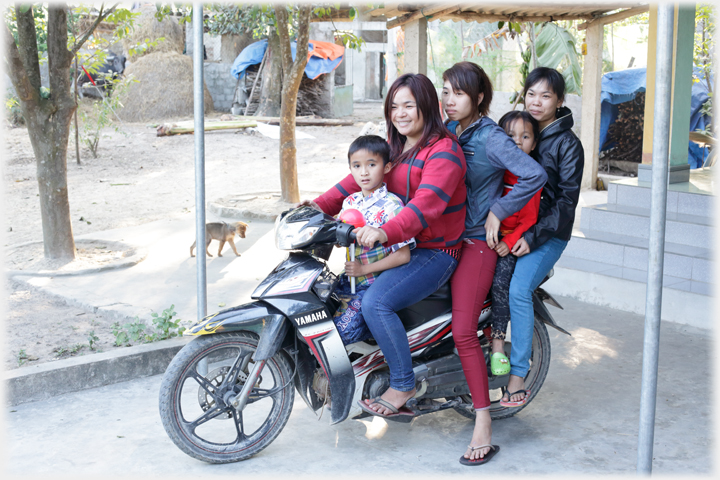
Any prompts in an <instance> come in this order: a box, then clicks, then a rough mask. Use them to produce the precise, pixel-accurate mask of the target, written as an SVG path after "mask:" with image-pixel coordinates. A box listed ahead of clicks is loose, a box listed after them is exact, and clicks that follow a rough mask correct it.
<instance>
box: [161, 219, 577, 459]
mask: <svg viewBox="0 0 720 480" xmlns="http://www.w3.org/2000/svg"><path fill="white" fill-rule="evenodd" d="M353 228H354V227H353V226H352V225H349V224H345V223H342V222H339V221H338V220H336V219H335V218H333V217H331V216H329V215H326V214H324V213H322V212H319V211H318V210H315V209H312V208H310V207H300V208H297V209H295V210H289V211H287V212H284V213H283V214H282V215H280V216H278V218H277V220H276V226H275V243H276V246H277V248H279V249H281V250H289V251H290V252H289V253H288V256H287V258H286V259H285V260H284V261H282V262H281V263H280V264H279V265H277V266H276V267H275V269H273V271H272V272H270V274H269V275H268V276H267V278H265V279H264V280H263V281H262V282H261V283H260V285H258V287H257V288H256V289H255V291H254V292H253V294H252V295H251V297H252V299H253V300H254V301H253V302H251V303H247V304H244V305H239V306H235V307H231V308H227V309H224V310H221V311H219V312H217V313H214V314H212V315H209V316H207V317H205V318H204V319H202V320H201V321H199V322H198V323H196V324H194V325H193V326H192V327H190V328H188V329H187V330H186V332H185V335H192V336H195V337H196V338H194V339H193V340H192V341H190V342H189V343H188V344H186V345H185V346H184V347H183V348H182V349H181V350H180V351H179V352H178V353H177V354H176V356H175V357H174V358H173V360H172V362H171V363H170V365H169V366H168V368H167V370H166V372H165V374H164V376H163V379H162V383H161V386H160V416H161V418H162V423H163V427H164V428H165V431H166V432H167V434H168V436H169V437H170V438H171V439H172V441H173V442H174V443H175V445H177V447H178V448H180V450H182V451H183V452H185V453H186V454H188V455H190V456H191V457H194V458H196V459H199V460H202V461H205V462H209V463H228V462H236V461H240V460H244V459H247V458H249V457H252V456H253V455H255V454H257V453H258V452H260V451H261V450H262V449H264V448H265V447H267V446H268V445H269V444H270V443H271V442H272V441H273V440H274V439H275V438H276V437H277V436H278V435H279V434H280V432H281V431H282V429H283V428H284V427H285V425H286V423H287V421H288V418H289V417H290V412H291V410H292V407H293V401H294V397H295V395H294V391H293V390H294V389H295V390H297V393H298V394H299V396H300V398H302V399H303V401H304V402H305V403H306V404H307V405H308V406H309V407H310V408H311V409H312V410H313V411H314V412H316V414H317V412H318V411H319V410H321V411H322V410H323V409H324V408H327V409H329V413H330V423H331V424H336V423H339V422H342V421H343V420H346V419H348V418H352V419H360V418H364V417H367V416H369V414H368V413H366V412H363V411H362V409H360V407H359V406H358V400H363V399H367V398H375V397H377V396H379V395H380V394H382V393H383V392H384V391H385V390H386V389H387V388H388V387H389V371H388V367H387V364H386V363H385V358H384V356H383V353H382V351H381V350H380V349H379V348H378V346H377V344H376V343H375V341H374V340H372V339H369V340H366V341H362V342H356V343H353V344H349V345H344V344H343V341H342V339H341V338H340V334H339V333H338V331H337V329H336V327H335V324H334V323H333V314H334V313H335V311H336V310H337V308H338V307H339V305H340V300H339V298H338V296H337V294H336V293H335V292H334V290H335V287H336V286H337V283H338V280H339V277H338V276H337V275H335V274H334V273H332V272H331V271H330V269H329V268H328V265H327V260H328V259H329V258H330V253H331V252H332V249H333V248H334V246H335V245H336V244H337V245H340V246H349V245H350V244H351V243H352V242H354V234H353V233H352V230H353ZM550 275H552V272H551V274H550ZM547 278H549V277H547ZM547 278H546V279H545V280H547ZM533 303H534V310H535V322H534V332H533V340H532V355H531V360H530V361H531V367H530V370H529V372H528V374H527V376H526V377H525V386H526V388H528V389H529V390H530V391H531V394H530V396H529V398H528V401H527V402H526V403H525V404H524V405H522V406H520V407H503V406H501V405H500V404H499V401H500V399H501V397H502V394H503V393H504V391H505V390H506V387H507V383H508V378H509V375H503V376H496V375H493V374H492V371H491V370H490V353H491V347H490V340H489V339H490V310H491V301H490V298H488V299H487V300H485V303H484V306H483V309H482V313H481V314H480V317H479V319H478V337H479V338H480V343H481V346H482V349H483V352H484V354H485V360H486V363H487V366H488V367H487V368H488V378H489V388H490V395H491V397H490V398H491V402H492V405H491V407H490V415H491V417H492V418H493V419H500V418H506V417H510V416H512V415H515V414H516V413H518V412H519V411H521V410H522V409H523V408H525V407H526V406H527V405H528V404H529V403H530V402H531V401H532V400H533V399H534V398H535V397H536V396H537V394H538V392H539V391H540V387H541V386H542V384H543V382H544V381H545V377H546V376H547V372H548V368H549V365H550V337H549V335H548V332H547V329H546V325H550V326H551V327H553V328H556V329H557V330H559V331H561V332H563V333H566V334H568V335H569V333H568V332H566V331H565V330H563V329H562V328H560V327H559V326H558V325H557V324H556V323H555V321H554V319H553V318H552V316H551V315H550V312H549V311H548V310H547V307H546V306H545V305H544V304H545V303H548V304H551V305H554V306H556V307H559V308H562V307H561V306H560V305H559V304H558V303H557V302H556V301H555V300H554V299H553V298H552V297H551V296H550V295H549V294H548V293H547V292H545V291H544V290H543V289H542V288H538V289H537V290H536V291H535V292H534V294H533ZM451 311H452V306H451V299H450V286H449V284H446V285H444V286H443V287H441V288H440V289H439V290H438V291H436V292H435V293H433V294H432V295H430V296H429V297H427V298H426V299H424V300H422V301H421V302H419V303H416V304H414V305H412V306H410V307H408V308H406V309H403V310H401V311H399V312H397V313H398V316H399V317H400V319H401V320H402V322H403V324H404V326H405V330H406V332H407V339H408V343H409V344H410V351H411V355H412V360H413V370H414V372H415V379H416V388H417V393H416V395H415V396H414V398H412V399H410V400H409V401H408V402H407V404H406V407H407V408H409V409H410V410H411V411H412V412H413V413H414V414H415V416H419V415H425V414H428V413H434V412H439V411H442V410H446V409H449V408H452V409H454V410H455V411H457V412H458V413H459V414H461V415H463V416H465V417H467V418H470V419H475V410H474V408H473V405H472V398H471V396H470V391H469V389H468V386H467V382H466V380H465V375H464V373H463V371H462V366H461V365H460V358H459V357H458V355H457V350H456V349H455V345H454V342H453V338H452V333H451V322H452V315H451ZM510 348H511V342H510V341H507V342H506V343H505V352H506V354H507V355H508V356H509V355H510ZM321 413H322V412H321ZM413 418H414V417H413V416H409V415H407V416H400V417H397V418H389V420H390V419H391V420H394V421H405V422H409V421H411V420H412V419H413Z"/></svg>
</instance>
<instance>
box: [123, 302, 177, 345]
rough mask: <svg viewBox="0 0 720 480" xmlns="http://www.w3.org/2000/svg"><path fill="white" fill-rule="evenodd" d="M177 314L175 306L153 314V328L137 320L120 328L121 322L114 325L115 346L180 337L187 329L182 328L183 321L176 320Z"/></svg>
mask: <svg viewBox="0 0 720 480" xmlns="http://www.w3.org/2000/svg"><path fill="white" fill-rule="evenodd" d="M175 315H177V313H176V312H175V305H170V307H168V308H166V309H165V310H163V311H162V313H160V314H157V313H152V317H153V320H152V323H153V326H152V328H149V327H148V326H147V325H145V324H144V323H143V322H141V321H140V320H138V319H137V317H136V320H135V321H134V322H132V323H126V324H125V325H123V326H120V322H115V323H114V324H113V325H112V334H113V335H114V336H115V345H116V346H118V347H122V346H130V345H131V344H132V343H138V342H141V343H150V342H157V341H160V340H167V339H168V338H173V337H178V336H180V335H182V334H183V332H184V331H185V327H182V326H180V322H181V320H180V319H179V318H177V319H174V318H173V317H175Z"/></svg>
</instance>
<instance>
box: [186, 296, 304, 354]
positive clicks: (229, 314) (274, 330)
mask: <svg viewBox="0 0 720 480" xmlns="http://www.w3.org/2000/svg"><path fill="white" fill-rule="evenodd" d="M289 328H291V327H290V321H289V320H288V319H287V317H285V315H284V314H283V313H282V312H281V311H280V310H278V309H276V308H275V307H273V306H272V305H268V304H267V303H265V302H262V301H257V302H252V303H246V304H245V305H239V306H237V307H232V308H228V309H226V310H221V311H219V312H217V313H214V314H212V315H208V316H207V317H205V318H203V319H202V320H201V321H200V322H198V323H196V324H195V325H193V326H191V327H190V328H188V329H187V330H185V332H184V333H183V335H189V336H200V335H212V334H216V333H222V332H235V331H239V330H243V331H250V332H253V333H255V334H257V335H258V337H259V340H258V347H257V350H256V351H255V354H254V355H253V360H255V361H260V360H268V359H270V358H271V357H272V356H273V355H275V354H276V353H277V352H278V351H279V350H280V346H281V345H282V343H283V340H284V339H285V336H286V335H287V333H288V329H289Z"/></svg>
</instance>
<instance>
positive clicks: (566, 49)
mask: <svg viewBox="0 0 720 480" xmlns="http://www.w3.org/2000/svg"><path fill="white" fill-rule="evenodd" d="M535 53H536V54H537V62H538V66H542V67H550V68H555V69H557V70H558V71H560V72H562V75H563V78H564V79H565V87H566V88H565V90H566V91H565V93H574V94H577V95H580V94H581V93H582V69H581V68H580V62H578V53H577V50H576V48H575V39H574V38H573V36H572V35H571V34H570V33H569V32H568V31H567V30H565V29H564V28H562V27H559V26H558V25H556V24H554V23H552V22H549V23H546V24H545V25H544V26H543V28H542V30H540V33H538V34H537V37H536V39H535Z"/></svg>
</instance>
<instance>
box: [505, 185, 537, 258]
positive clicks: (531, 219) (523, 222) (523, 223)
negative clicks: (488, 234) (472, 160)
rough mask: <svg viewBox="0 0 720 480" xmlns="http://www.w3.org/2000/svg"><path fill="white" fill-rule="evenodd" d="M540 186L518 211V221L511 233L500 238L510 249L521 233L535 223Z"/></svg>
mask: <svg viewBox="0 0 720 480" xmlns="http://www.w3.org/2000/svg"><path fill="white" fill-rule="evenodd" d="M541 195H542V188H541V189H540V190H538V191H537V193H535V195H533V196H532V198H531V199H530V201H528V203H526V204H525V206H524V207H523V208H521V209H520V211H519V212H518V223H517V226H516V227H515V230H513V231H512V233H509V234H507V235H505V236H504V237H503V239H502V241H503V242H505V244H506V245H507V246H508V247H509V248H510V249H512V248H513V247H514V246H515V244H516V243H517V241H518V240H520V237H522V234H523V233H525V232H527V231H528V229H529V228H530V227H532V226H533V225H535V224H536V223H537V217H538V210H540V196H541Z"/></svg>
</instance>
